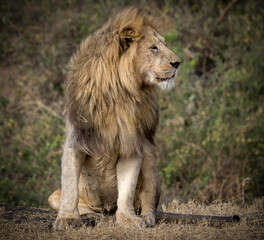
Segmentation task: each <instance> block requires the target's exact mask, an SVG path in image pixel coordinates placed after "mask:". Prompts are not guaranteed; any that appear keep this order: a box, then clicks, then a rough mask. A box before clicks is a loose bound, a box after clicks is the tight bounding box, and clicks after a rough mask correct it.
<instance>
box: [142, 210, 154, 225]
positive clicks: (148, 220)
mask: <svg viewBox="0 0 264 240" xmlns="http://www.w3.org/2000/svg"><path fill="white" fill-rule="evenodd" d="M141 217H142V218H143V219H144V221H145V223H146V226H147V227H154V225H155V224H156V219H155V215H154V214H152V213H151V214H142V215H141Z"/></svg>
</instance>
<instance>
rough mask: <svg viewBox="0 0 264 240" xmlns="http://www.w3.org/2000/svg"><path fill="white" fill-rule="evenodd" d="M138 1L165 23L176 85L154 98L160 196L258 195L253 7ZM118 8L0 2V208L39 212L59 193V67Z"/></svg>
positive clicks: (259, 43) (257, 29)
mask: <svg viewBox="0 0 264 240" xmlns="http://www.w3.org/2000/svg"><path fill="white" fill-rule="evenodd" d="M137 3H138V4H140V5H141V6H142V7H143V8H146V9H147V10H148V11H150V12H152V14H153V15H155V16H157V17H159V18H160V19H161V20H162V21H163V22H164V27H165V29H164V31H165V34H164V36H165V38H166V40H167V43H168V45H169V47H171V49H173V51H175V52H176V53H177V54H178V55H179V56H180V58H181V60H182V63H181V65H180V68H179V75H178V77H177V79H176V85H177V86H176V87H175V88H174V89H173V90H172V91H170V92H161V91H160V92H159V103H160V113H161V114H160V115H161V119H160V126H159V131H158V133H157V141H156V142H157V145H158V146H159V149H160V154H159V158H158V162H159V165H160V174H161V176H162V180H163V191H164V193H165V194H169V193H171V194H173V195H174V196H178V197H181V198H183V199H188V198H197V199H199V200H202V201H213V200H225V199H234V200H241V199H242V200H245V199H243V198H244V197H246V200H251V199H253V198H255V197H259V196H262V195H263V192H264V187H263V184H262V181H263V177H264V176H263V172H264V161H263V160H264V155H263V152H264V140H263V135H264V124H263V123H264V116H263V102H264V101H263V100H264V98H263V91H264V82H263V77H264V71H263V66H264V59H263V37H264V36H263V35H264V34H263V23H264V21H263V20H264V19H263V16H264V10H263V7H262V5H261V4H260V3H259V1H257V0H255V1H243V0H241V1H236V0H232V1H230V2H227V1H224V0H220V1H216V0H215V1H209V0H205V1H203V2H196V1H165V0H156V1H153V2H152V3H151V4H149V3H147V2H146V1H143V0H142V1H137ZM128 4H130V2H129V1H125V0H118V1H100V2H97V1H92V0H83V1H74V0H67V1H66V0H65V1H59V2H58V1H54V0H47V1H37V0H32V1H26V0H24V1H19V2H17V1H8V2H6V3H1V5H0V16H1V17H0V19H1V21H0V31H1V32H0V33H1V38H2V41H1V42H0V58H1V63H0V83H1V89H0V94H1V95H0V96H1V97H0V142H1V147H0V160H1V165H0V201H4V202H6V203H8V204H13V205H33V206H47V198H48V196H49V194H50V193H51V192H52V191H53V190H55V189H56V188H58V187H59V186H60V158H61V155H62V144H63V141H64V120H63V116H62V111H63V96H64V80H65V73H66V72H67V62H68V60H69V58H70V56H71V54H72V52H73V51H74V49H75V48H76V46H77V45H78V44H79V42H80V41H81V39H82V38H84V37H85V36H87V35H88V34H90V33H91V32H93V31H95V30H96V29H98V28H99V27H100V26H101V25H102V23H103V22H104V21H105V20H106V19H107V18H108V16H109V15H110V14H111V13H113V12H114V11H116V10H118V9H120V8H122V7H124V6H128ZM245 179H250V181H248V182H247V184H246V181H245ZM242 193H243V194H242Z"/></svg>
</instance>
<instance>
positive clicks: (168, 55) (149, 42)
mask: <svg viewBox="0 0 264 240" xmlns="http://www.w3.org/2000/svg"><path fill="white" fill-rule="evenodd" d="M135 63H136V69H137V70H138V71H139V73H140V75H141V77H142V78H143V80H144V81H145V83H146V84H157V85H158V86H159V87H161V88H162V89H169V88H171V87H172V86H173V85H174V78H175V76H176V75H177V68H178V66H179V64H180V59H179V57H178V56H177V55H176V54H174V53H173V52H172V51H171V50H170V49H169V48H168V47H167V45H166V43H165V40H164V38H163V37H162V36H160V35H159V34H158V33H157V32H156V31H154V30H153V29H152V28H146V30H145V34H144V37H143V38H142V39H141V40H140V41H139V43H138V45H137V56H136V61H135Z"/></svg>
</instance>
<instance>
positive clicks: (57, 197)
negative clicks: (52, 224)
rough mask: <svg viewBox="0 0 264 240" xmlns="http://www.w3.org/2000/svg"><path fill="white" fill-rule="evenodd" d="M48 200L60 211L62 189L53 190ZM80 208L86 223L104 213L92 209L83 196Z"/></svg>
mask: <svg viewBox="0 0 264 240" xmlns="http://www.w3.org/2000/svg"><path fill="white" fill-rule="evenodd" d="M48 202H49V205H50V206H51V208H52V209H54V210H55V211H57V212H59V209H60V202H61V189H57V190H56V191H55V192H53V193H52V194H51V195H50V197H49V199H48ZM78 210H79V213H80V215H81V218H82V222H84V223H86V222H90V220H91V219H100V218H101V216H102V214H100V213H96V212H95V211H94V210H92V209H91V208H90V207H89V205H88V204H87V203H86V202H85V201H84V200H83V199H82V198H81V197H79V202H78Z"/></svg>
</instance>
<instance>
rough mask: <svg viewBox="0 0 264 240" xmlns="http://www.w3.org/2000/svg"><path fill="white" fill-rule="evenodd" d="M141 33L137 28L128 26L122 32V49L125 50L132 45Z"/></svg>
mask: <svg viewBox="0 0 264 240" xmlns="http://www.w3.org/2000/svg"><path fill="white" fill-rule="evenodd" d="M138 35H139V34H137V32H136V30H134V29H131V28H126V29H125V30H123V31H122V32H121V33H120V44H121V47H122V49H123V50H124V51H125V50H127V49H128V48H129V47H130V44H131V43H132V42H134V41H135V40H136V39H137V37H138Z"/></svg>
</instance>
